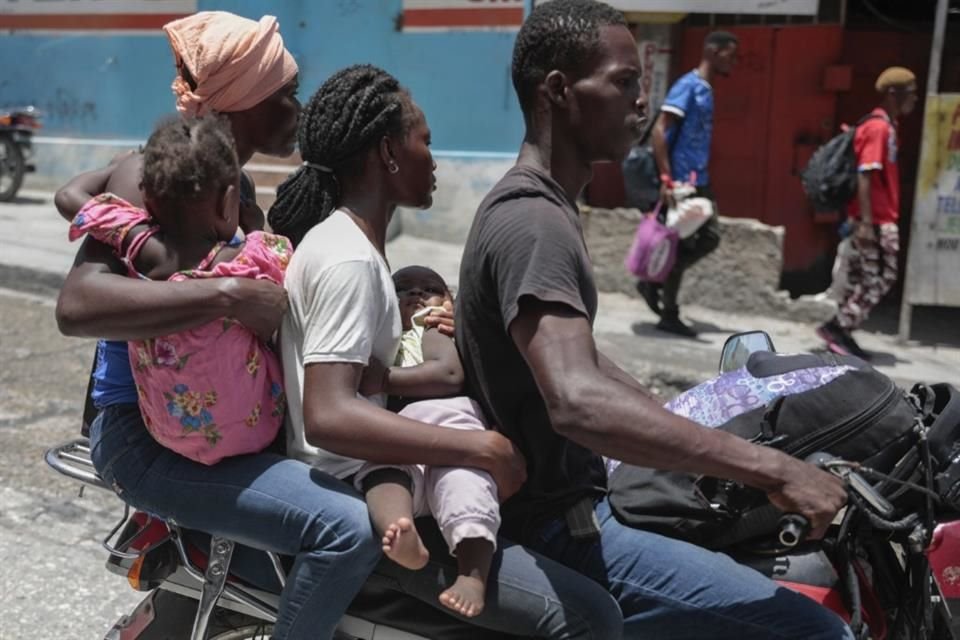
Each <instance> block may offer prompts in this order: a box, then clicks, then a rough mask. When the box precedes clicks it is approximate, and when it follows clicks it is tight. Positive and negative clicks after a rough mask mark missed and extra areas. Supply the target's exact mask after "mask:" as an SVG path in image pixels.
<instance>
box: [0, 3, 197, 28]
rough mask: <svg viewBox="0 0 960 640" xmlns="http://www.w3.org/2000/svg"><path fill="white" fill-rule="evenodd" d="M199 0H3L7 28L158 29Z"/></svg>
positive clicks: (1, 21)
mask: <svg viewBox="0 0 960 640" xmlns="http://www.w3.org/2000/svg"><path fill="white" fill-rule="evenodd" d="M196 10H197V0H0V29H2V30H5V31H18V30H29V31H104V30H111V31H113V30H121V31H144V30H149V31H156V30H158V29H159V28H160V27H162V26H163V25H164V24H166V23H167V22H170V21H171V20H175V19H177V18H181V17H183V16H185V15H188V14H191V13H194V12H196Z"/></svg>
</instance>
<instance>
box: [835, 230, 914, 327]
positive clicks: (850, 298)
mask: <svg viewBox="0 0 960 640" xmlns="http://www.w3.org/2000/svg"><path fill="white" fill-rule="evenodd" d="M899 253H900V231H899V229H898V228H897V225H896V223H893V222H890V223H886V224H881V225H877V226H875V227H874V239H873V240H861V239H858V238H856V237H854V238H853V251H851V252H850V255H849V256H848V258H847V264H846V268H847V284H846V290H845V291H844V292H843V297H842V299H841V301H840V309H839V311H838V312H837V322H838V323H839V324H840V326H841V327H843V328H844V329H846V330H848V331H852V330H854V329H857V328H859V327H860V325H861V324H863V322H864V320H866V319H867V316H869V315H870V312H871V311H872V310H873V308H874V307H876V306H877V304H878V303H879V302H880V300H882V299H883V296H885V295H886V294H887V292H888V291H890V288H891V287H893V285H894V283H895V282H896V281H897V256H898V254H899Z"/></svg>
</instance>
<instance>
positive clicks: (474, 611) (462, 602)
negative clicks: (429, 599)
mask: <svg viewBox="0 0 960 640" xmlns="http://www.w3.org/2000/svg"><path fill="white" fill-rule="evenodd" d="M485 592H486V585H485V584H484V583H483V580H481V579H480V578H477V577H474V576H457V581H456V582H454V583H453V586H452V587H450V588H449V589H447V590H446V591H444V592H443V593H441V594H440V604H442V605H443V606H445V607H447V608H448V609H453V610H454V611H456V612H457V613H459V614H460V615H462V616H464V617H467V618H473V617H475V616H478V615H480V612H481V611H483V605H484V603H485V602H486V599H485V597H484V593H485Z"/></svg>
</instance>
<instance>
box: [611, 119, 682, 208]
mask: <svg viewBox="0 0 960 640" xmlns="http://www.w3.org/2000/svg"><path fill="white" fill-rule="evenodd" d="M659 117H660V111H657V112H656V114H655V115H654V116H653V117H652V118H650V122H649V124H647V127H646V129H644V131H643V134H641V136H640V138H639V140H638V141H637V142H636V143H635V144H634V145H633V146H632V147H631V148H630V152H629V153H628V154H627V157H626V158H624V159H623V162H622V163H621V165H620V168H621V169H622V170H623V187H624V192H625V193H626V196H627V198H626V205H627V206H628V207H632V208H635V209H639V210H640V211H653V209H654V207H656V205H657V203H658V202H659V201H660V169H659V168H658V167H657V159H656V157H655V156H654V154H653V142H652V141H651V140H650V134H651V133H652V132H653V127H654V126H656V124H657V118H659ZM685 121H686V118H681V119H680V120H679V122H677V124H676V125H674V126H676V127H677V130H676V133H675V134H674V136H673V140H674V144H676V140H677V138H678V137H679V136H680V129H681V128H682V127H683V123H684V122H685ZM668 153H673V147H672V146H671V147H670V149H668Z"/></svg>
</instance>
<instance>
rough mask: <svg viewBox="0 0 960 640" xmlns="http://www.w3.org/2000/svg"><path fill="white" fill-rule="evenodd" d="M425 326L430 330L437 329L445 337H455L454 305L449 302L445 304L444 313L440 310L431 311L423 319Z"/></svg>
mask: <svg viewBox="0 0 960 640" xmlns="http://www.w3.org/2000/svg"><path fill="white" fill-rule="evenodd" d="M423 324H424V326H425V327H426V328H428V329H430V328H435V329H436V330H437V331H439V332H440V333H442V334H443V335H445V336H449V337H451V338H452V337H453V336H454V329H455V328H456V324H455V323H454V319H453V304H452V303H451V302H450V301H449V300H447V301H446V302H444V303H443V311H440V310H439V309H436V310H433V311H431V312H430V313H429V314H428V315H427V317H426V318H424V319H423Z"/></svg>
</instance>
